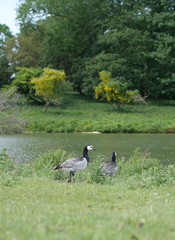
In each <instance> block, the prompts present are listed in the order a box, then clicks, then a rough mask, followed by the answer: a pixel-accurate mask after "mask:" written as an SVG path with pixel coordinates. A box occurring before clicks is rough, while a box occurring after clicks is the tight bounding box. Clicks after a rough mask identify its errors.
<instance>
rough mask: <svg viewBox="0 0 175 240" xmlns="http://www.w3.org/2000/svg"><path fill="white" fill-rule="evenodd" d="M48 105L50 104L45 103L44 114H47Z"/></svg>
mask: <svg viewBox="0 0 175 240" xmlns="http://www.w3.org/2000/svg"><path fill="white" fill-rule="evenodd" d="M49 105H50V102H46V104H45V108H44V112H47V109H48V107H49Z"/></svg>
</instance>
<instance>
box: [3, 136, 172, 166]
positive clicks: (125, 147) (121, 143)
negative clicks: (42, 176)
mask: <svg viewBox="0 0 175 240" xmlns="http://www.w3.org/2000/svg"><path fill="white" fill-rule="evenodd" d="M87 144H92V145H93V146H94V147H95V148H96V151H95V153H90V155H91V157H92V158H93V156H95V155H98V154H102V155H105V156H106V157H107V159H110V158H111V155H112V152H113V151H116V152H117V154H118V157H119V158H120V157H125V158H126V159H127V158H129V157H130V156H132V155H133V151H134V149H136V148H138V147H139V148H140V149H141V151H149V152H150V153H151V156H152V157H155V158H158V159H160V160H161V162H163V163H175V134H89V133H88V134H81V133H75V134H74V133H58V134H57V133H50V134H49V133H32V134H30V133H29V134H19V135H6V134H5V135H4V134H1V135H0V150H1V149H3V148H6V149H7V152H8V154H9V155H10V156H12V158H13V159H14V160H15V161H21V162H27V161H32V160H35V159H36V158H37V157H38V156H39V154H40V153H44V152H48V151H49V150H56V149H58V148H63V149H64V150H66V151H68V152H75V153H76V154H78V155H80V154H81V153H82V149H83V147H84V146H85V145H87Z"/></svg>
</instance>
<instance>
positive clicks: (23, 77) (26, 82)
mask: <svg viewBox="0 0 175 240" xmlns="http://www.w3.org/2000/svg"><path fill="white" fill-rule="evenodd" d="M42 72H43V70H42V69H41V68H27V67H17V72H16V75H15V78H14V80H13V81H12V83H11V86H12V87H15V88H16V89H17V91H18V93H20V94H21V95H23V96H25V97H26V99H27V101H28V102H29V103H31V102H42V99H41V98H39V97H36V96H35V90H34V89H33V85H32V83H31V79H32V78H35V77H39V76H40V75H41V74H42Z"/></svg>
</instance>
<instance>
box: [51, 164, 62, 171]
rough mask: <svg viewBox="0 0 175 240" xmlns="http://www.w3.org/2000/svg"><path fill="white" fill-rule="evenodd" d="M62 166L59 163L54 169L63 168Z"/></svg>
mask: <svg viewBox="0 0 175 240" xmlns="http://www.w3.org/2000/svg"><path fill="white" fill-rule="evenodd" d="M61 168H62V167H61V166H60V165H57V166H56V167H54V168H53V170H57V169H61Z"/></svg>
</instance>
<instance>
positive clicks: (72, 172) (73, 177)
mask: <svg viewBox="0 0 175 240" xmlns="http://www.w3.org/2000/svg"><path fill="white" fill-rule="evenodd" d="M72 176H73V181H74V182H75V175H74V172H72Z"/></svg>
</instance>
